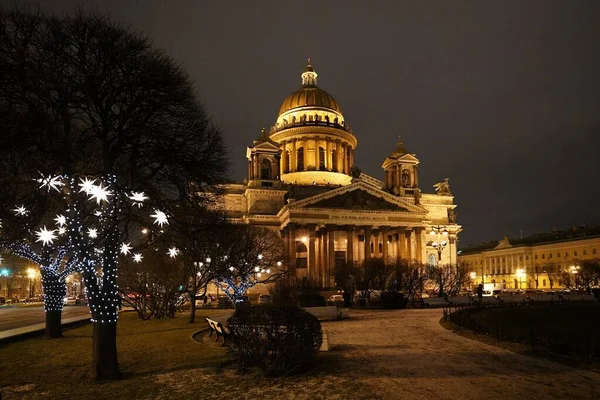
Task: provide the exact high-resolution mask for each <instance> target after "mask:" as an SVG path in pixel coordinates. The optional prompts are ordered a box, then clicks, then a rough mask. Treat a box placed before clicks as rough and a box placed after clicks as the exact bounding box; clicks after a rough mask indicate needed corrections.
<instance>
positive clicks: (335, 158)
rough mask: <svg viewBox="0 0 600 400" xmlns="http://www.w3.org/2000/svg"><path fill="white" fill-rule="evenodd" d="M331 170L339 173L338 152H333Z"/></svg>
mask: <svg viewBox="0 0 600 400" xmlns="http://www.w3.org/2000/svg"><path fill="white" fill-rule="evenodd" d="M331 170H332V171H335V172H337V152H336V151H335V150H333V151H332V152H331Z"/></svg>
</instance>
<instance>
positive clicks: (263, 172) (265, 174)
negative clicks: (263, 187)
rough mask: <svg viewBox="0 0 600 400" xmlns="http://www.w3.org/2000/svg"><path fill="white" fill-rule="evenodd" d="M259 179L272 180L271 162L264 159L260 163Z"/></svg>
mask: <svg viewBox="0 0 600 400" xmlns="http://www.w3.org/2000/svg"><path fill="white" fill-rule="evenodd" d="M260 179H272V178H271V162H270V161H269V160H267V159H266V158H263V160H262V161H261V162H260Z"/></svg>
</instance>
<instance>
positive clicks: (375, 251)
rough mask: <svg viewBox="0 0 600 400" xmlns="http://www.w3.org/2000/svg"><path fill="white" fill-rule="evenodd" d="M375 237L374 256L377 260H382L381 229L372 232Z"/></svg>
mask: <svg viewBox="0 0 600 400" xmlns="http://www.w3.org/2000/svg"><path fill="white" fill-rule="evenodd" d="M371 234H372V235H373V256H374V257H375V258H380V257H381V254H380V253H379V229H373V230H372V231H371Z"/></svg>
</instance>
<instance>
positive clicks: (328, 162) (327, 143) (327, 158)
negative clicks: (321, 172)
mask: <svg viewBox="0 0 600 400" xmlns="http://www.w3.org/2000/svg"><path fill="white" fill-rule="evenodd" d="M325 169H326V170H327V171H331V140H329V139H327V138H325Z"/></svg>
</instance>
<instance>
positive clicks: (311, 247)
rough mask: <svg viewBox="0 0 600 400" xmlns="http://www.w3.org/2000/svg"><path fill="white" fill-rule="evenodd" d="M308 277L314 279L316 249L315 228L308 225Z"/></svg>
mask: <svg viewBox="0 0 600 400" xmlns="http://www.w3.org/2000/svg"><path fill="white" fill-rule="evenodd" d="M307 229H308V276H309V277H310V278H311V279H316V268H317V265H316V257H315V255H316V254H315V253H316V248H315V226H314V225H312V224H311V225H308V226H307Z"/></svg>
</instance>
